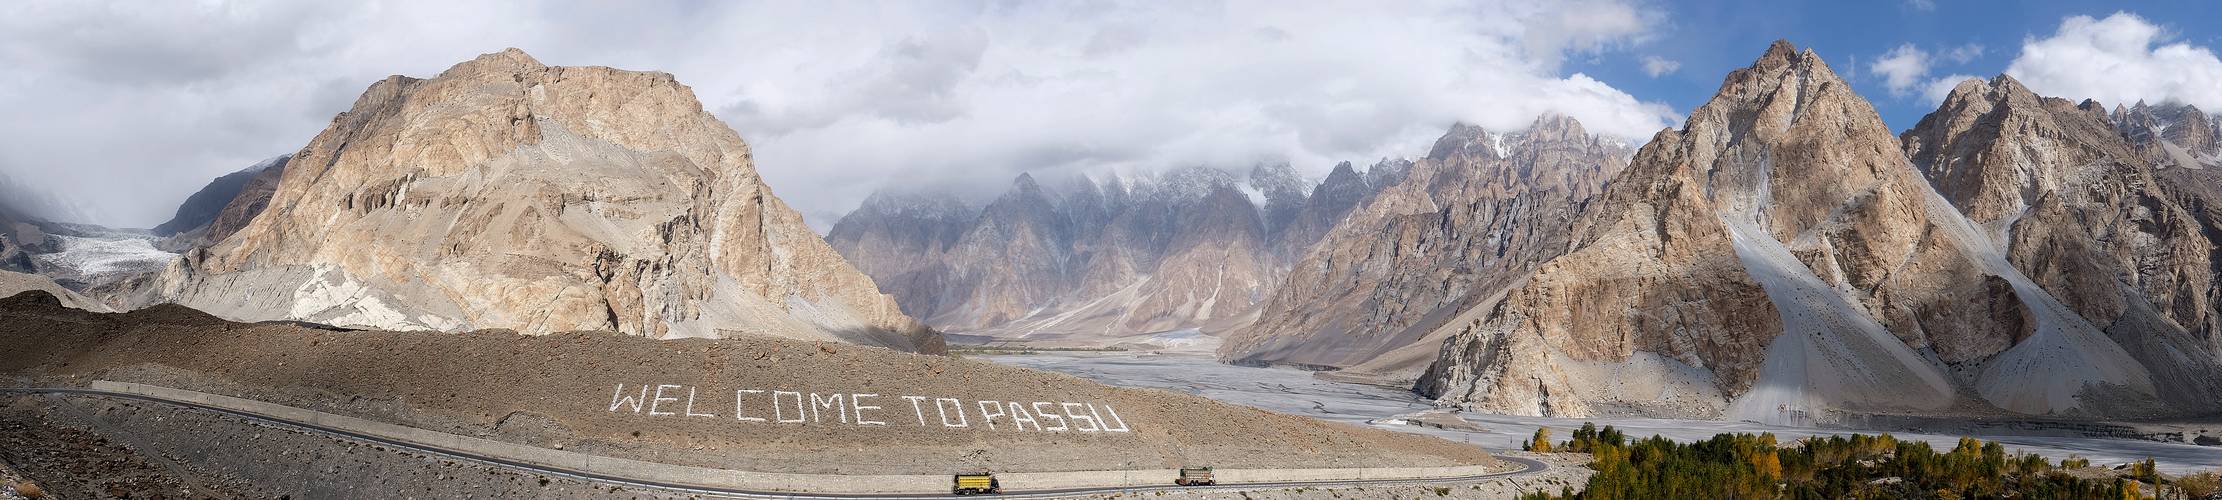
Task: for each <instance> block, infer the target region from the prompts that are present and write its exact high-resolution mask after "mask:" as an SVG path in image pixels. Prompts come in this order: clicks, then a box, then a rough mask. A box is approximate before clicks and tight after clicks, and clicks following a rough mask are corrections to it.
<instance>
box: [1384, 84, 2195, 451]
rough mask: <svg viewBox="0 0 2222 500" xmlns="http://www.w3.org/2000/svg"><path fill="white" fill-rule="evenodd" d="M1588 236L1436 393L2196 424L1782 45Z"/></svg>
mask: <svg viewBox="0 0 2222 500" xmlns="http://www.w3.org/2000/svg"><path fill="white" fill-rule="evenodd" d="M1932 170H1933V171H1935V172H1938V173H1939V175H1941V176H1943V177H1954V178H1967V179H1989V178H1992V177H1991V176H1990V175H1989V174H1982V173H1968V174H1965V175H1957V176H1955V174H1952V173H1946V172H1948V171H1954V169H1952V168H1950V167H1949V166H1945V167H1938V168H1933V169H1932ZM1977 184H1980V183H1977ZM1995 196H1999V197H2002V196H2003V194H2000V195H1995ZM2002 206H2003V205H2002ZM1574 227H1575V230H1574V234H1575V237H1574V238H1573V241H1574V247H1573V250H1572V251H1570V252H1568V253H1567V254H1566V255H1564V256H1561V257H1558V258H1556V259H1552V260H1551V261H1550V262H1548V263H1546V264H1544V265H1542V266H1541V267H1540V268H1539V269H1538V270H1537V271H1536V272H1535V273H1534V274H1533V275H1531V276H1529V277H1528V278H1527V281H1526V282H1525V283H1524V284H1522V285H1521V286H1519V287H1518V288H1516V289H1514V290H1512V291H1511V292H1509V294H1508V296H1507V297H1506V298H1505V299H1504V300H1503V301H1502V303H1500V304H1498V305H1496V306H1495V307H1493V308H1491V309H1489V310H1488V312H1487V313H1485V314H1480V315H1477V316H1479V318H1478V319H1477V320H1476V321H1475V322H1474V323H1472V324H1470V325H1469V327H1468V328H1467V330H1466V331H1464V332H1462V333H1459V334H1457V335H1455V336H1453V337H1452V338H1451V339H1450V340H1448V341H1446V342H1445V343H1444V344H1443V346H1442V351H1441V354H1440V357H1439V359H1438V360H1437V361H1436V362H1435V363H1434V365H1433V366H1432V367H1431V368H1430V369H1429V371H1428V373H1427V375H1426V376H1424V377H1423V378H1422V380H1421V381H1420V383H1419V387H1418V388H1419V389H1420V390H1421V391H1422V392H1424V393H1427V394H1429V395H1433V396H1436V397H1438V398H1440V399H1441V400H1442V401H1444V402H1446V403H1457V404H1462V405H1465V406H1469V407H1474V408H1481V409H1486V410H1491V411H1499V412H1508V413H1519V414H1551V415H1567V416H1574V415H1590V414H1595V413H1600V412H1619V411H1632V412H1637V413H1647V414H1671V415H1690V416H1706V417H1726V418H1733V419H1742V420H1754V421H1763V422H1814V421H1832V420H1838V419H1841V418H1843V417H1844V415H1846V414H1856V413H1899V412H1913V413H1934V412H1943V411H1957V410H1968V409H1971V408H1979V409H1988V410H1970V411H1996V410H2004V411H2008V412H2015V413H2024V414H2055V415H2086V416H2090V415H2103V416H2131V415H2154V414H2166V413H2173V412H2182V411H2187V410H2195V409H2194V408H2191V407H2192V406H2196V404H2188V403H2186V402H2184V401H2181V400H2172V399H2170V400H2164V399H2163V398H2161V397H2160V394H2161V393H2162V392H2163V390H2162V389H2156V386H2155V382H2154V380H2153V377H2154V375H2153V373H2152V372H2150V371H2148V370H2147V369H2146V367H2145V366H2144V365H2143V364H2141V363H2139V362H2138V361H2137V358H2136V357H2134V356H2132V354H2131V353H2130V351H2129V350H2126V349H2124V347H2123V345H2121V344H2120V343H2117V342H2116V341H2115V339H2113V338H2110V337H2109V336H2108V334H2107V333H2106V332H2104V331H2102V330H2100V328H2099V326H2096V325H2093V324H2092V322H2091V321H2089V320H2087V319H2085V318H2084V317H2083V316H2081V315H2079V314H2077V313H2076V311H2075V310H2074V309H2073V308H2071V307H2069V306H2068V305H2067V304H2066V303H2064V302H2063V301H2062V300H2060V299H2059V298H2058V297H2056V296H2054V295H2053V294H2051V293H2049V292H2048V291H2047V290H2046V289H2045V287H2044V286H2043V285H2042V284H2041V283H2040V282H2039V281H2038V280H2036V279H2032V278H2030V277H2027V276H2025V275H2024V274H2023V273H2022V272H2021V271H2020V270H2018V269H2016V268H2015V267H2014V265H2013V264H2012V263H2011V262H2010V260H2009V254H2008V252H2007V251H2006V250H2004V249H2003V248H2002V247H2001V245H1999V244H1998V243H1997V242H1996V241H1994V240H1993V234H1992V232H1990V231H1986V230H1985V229H1984V228H1982V227H1980V226H1978V224H1977V223H1976V222H1973V221H1970V220H1969V219H1968V218H1967V217H1965V216H1963V215H1962V214H1961V213H1960V212H1959V211H1958V210H1956V209H1955V208H1954V205H1953V204H1952V203H1951V202H1949V201H1947V200H1946V198H1945V197H1944V196H1941V195H1939V194H1938V193H1937V192H1936V191H1935V190H1933V189H1931V188H1930V185H1929V183H1928V181H1927V180H1926V179H1924V178H1923V176H1922V172H1921V171H1919V170H1916V169H1915V168H1914V165H1913V162H1912V161H1910V160H1909V159H1908V157H1907V155H1906V153H1905V152H1904V151H1902V150H1901V149H1900V143H1899V141H1898V140H1897V138H1895V137H1893V136H1892V134H1891V133H1890V132H1889V131H1888V130H1887V129H1886V128H1885V127H1884V126H1883V124H1882V122H1881V120H1880V119H1879V118H1878V117H1877V115H1876V114H1875V112H1874V110H1873V108H1872V106H1870V105H1869V104H1868V103H1867V102H1866V101H1865V100H1863V99H1861V98H1860V97H1859V96H1858V95H1856V94H1854V93H1852V91H1851V89H1850V87H1849V86H1848V85H1846V84H1845V83H1844V82H1843V81H1842V80H1841V79H1839V78H1838V77H1837V76H1836V75H1835V74H1834V73H1833V72H1832V71H1831V70H1830V69H1829V68H1828V66H1827V65H1826V64H1825V63H1824V62H1823V61H1822V59H1821V58H1820V57H1818V56H1815V55H1814V54H1813V53H1812V52H1811V51H1804V52H1800V51H1798V50H1796V49H1795V48H1794V47H1792V46H1790V45H1789V44H1788V43H1785V42H1777V43H1776V44H1775V45H1774V46H1773V47H1770V48H1769V49H1768V51H1767V52H1766V53H1765V54H1764V55H1763V56H1762V57H1761V58H1760V59H1759V60H1758V61H1757V62H1756V63H1754V64H1753V65H1752V66H1750V67H1748V68H1744V69H1740V70H1737V71H1735V72H1732V73H1730V74H1729V75H1728V77H1727V78H1726V80H1725V81H1724V82H1723V84H1722V86H1721V89H1720V91H1719V92H1718V93H1717V94H1716V95H1715V96H1714V98H1713V99H1712V100H1711V101H1710V102H1708V103H1706V104H1705V105H1704V106H1702V107H1700V108H1698V109H1696V110H1694V111H1692V112H1691V114H1690V118H1689V121H1688V122H1687V123H1686V124H1685V125H1684V127H1683V128H1682V129H1681V130H1668V131H1663V132H1660V133H1659V134H1658V135H1657V136H1655V137H1654V138H1653V139H1652V141H1651V142H1650V143H1649V144H1647V145H1645V146H1644V147H1643V149H1642V150H1641V151H1640V152H1638V153H1637V154H1636V156H1635V159H1634V160H1633V161H1632V162H1631V163H1630V165H1629V167H1628V169H1627V170H1626V171H1625V172H1624V173H1622V174H1621V175H1620V176H1619V177H1618V178H1616V179H1615V180H1614V181H1613V182H1612V183H1611V184H1610V186H1609V187H1608V188H1607V189H1606V191H1605V192H1604V193H1603V194H1601V195H1600V197H1599V198H1598V200H1597V201H1595V202H1593V206H1592V207H1591V208H1590V209H1589V210H1587V211H1586V212H1584V214H1583V215H1582V216H1581V217H1580V218H1579V220H1577V221H1576V222H1575V224H1574Z"/></svg>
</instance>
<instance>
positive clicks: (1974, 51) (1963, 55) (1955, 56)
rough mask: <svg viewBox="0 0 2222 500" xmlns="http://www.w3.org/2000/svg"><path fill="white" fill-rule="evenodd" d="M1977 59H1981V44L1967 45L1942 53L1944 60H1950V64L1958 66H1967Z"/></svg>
mask: <svg viewBox="0 0 2222 500" xmlns="http://www.w3.org/2000/svg"><path fill="white" fill-rule="evenodd" d="M1977 57H1983V44H1979V43H1969V44H1967V45H1961V46H1958V47H1953V48H1952V49H1951V50H1947V51H1944V58H1945V59H1951V60H1952V62H1954V63H1959V64H1967V63H1968V62H1969V61H1974V60H1975V58H1977Z"/></svg>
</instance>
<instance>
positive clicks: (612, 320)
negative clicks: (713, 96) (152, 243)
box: [152, 49, 941, 352]
mask: <svg viewBox="0 0 2222 500" xmlns="http://www.w3.org/2000/svg"><path fill="white" fill-rule="evenodd" d="M253 201H254V200H250V199H244V198H235V199H234V200H233V202H234V203H231V204H229V205H227V206H232V205H239V206H245V205H252V202H253ZM243 203H244V205H243ZM227 211H229V208H227ZM221 221H222V218H219V222H221ZM235 222H242V225H241V226H239V227H238V228H237V229H236V231H235V232H233V233H231V234H230V235H229V236H227V237H223V238H222V239H221V241H216V242H213V243H212V244H210V245H209V246H207V247H205V248H198V249H195V250H193V251H191V252H188V253H187V254H186V255H185V257H184V258H183V259H180V260H179V262H177V263H176V264H174V265H172V266H171V268H170V269H169V270H168V271H167V272H165V273H164V276H163V277H162V280H161V282H160V283H159V284H158V285H157V286H156V288H157V293H156V294H155V297H154V298H153V299H152V300H156V301H172V302H177V303H180V304H184V305H188V306H192V307H195V308H199V309H203V310H206V311H209V312H212V313H215V314H218V315H220V316H226V317H230V318H234V319H247V320H264V319H289V320H304V321H314V322H321V323H330V324H337V325H341V326H364V327H375V328H383V329H439V330H451V331H452V330H467V329H474V328H507V329H513V330H517V331H521V332H526V333H544V332H556V331H568V330H590V329H591V330H615V331H620V332H625V333H630V334H637V335H648V336H653V337H660V338H661V337H716V336H724V335H729V334H736V333H754V334H769V335H777V336H785V337H791V338H804V339H822V340H840V341H847V342H857V343H864V344H871V345H881V346H887V347H893V348H898V349H905V350H917V351H929V352H931V351H939V350H940V348H941V347H940V346H941V341H940V337H939V335H938V334H936V333H934V332H932V331H930V330H927V329H925V328H923V327H921V326H920V325H918V324H917V323H916V322H915V321H913V320H911V319H910V318H909V317H907V316H905V315H903V314H902V313H901V311H900V310H899V308H898V307H897V306H896V305H895V303H894V301H893V299H891V298H889V297H886V296H884V295H881V294H879V293H878V291H877V290H876V287H875V286H874V285H873V284H872V282H871V280H870V278H868V277H866V276H865V275H864V274H863V273H861V272H858V271H856V270H855V269H853V268H851V267H850V266H849V265H848V264H847V263H846V262H844V261H842V260H841V259H840V257H839V256H838V255H837V254H835V253H834V252H833V251H832V249H831V248H830V247H828V246H826V244H825V242H824V240H822V239H820V238H818V237H817V236H816V235H815V234H814V233H812V232H811V231H809V229H808V228H807V227H806V226H804V225H803V223H802V221H801V217H800V215H798V214H796V213H795V212H794V211H793V210H792V209H789V208H788V207H787V206H786V205H785V204H784V203H782V202H780V201H779V199H778V198H777V197H775V196H773V195H772V193H771V192H770V190H769V188H768V187H766V186H765V185H764V184H763V182H762V180H761V178H760V177H758V176H757V175H756V171H755V169H754V168H753V166H752V165H751V159H750V153H749V148H748V146H747V144H745V143H744V142H742V141H741V139H740V137H739V136H738V135H736V134H734V133H733V131H732V129H730V128H728V127H726V126H725V125H724V124H723V123H722V122H719V121H718V120H717V119H716V118H715V117H713V116H711V115H710V114H709V113H707V112H705V111H704V110H703V109H702V106H701V104H700V103H699V102H698V101H697V100H696V99H695V98H694V96H693V92H692V91H691V90H690V89H688V88H687V87H685V86H684V85H681V84H679V83H678V82H676V81H675V80H674V79H673V78H672V77H671V76H670V75H668V74H664V73H656V72H635V71H624V70H616V69H611V68H604V67H550V66H545V65H542V64H540V63H539V61H537V60H534V59H532V58H531V57H530V56H528V55H526V54H524V53H523V52H522V51H518V50H516V49H509V50H506V51H503V52H498V53H493V54H487V55H484V56H480V57H479V58H477V59H474V60H471V61H467V62H464V63H462V64H458V65H456V66H455V67H453V68H450V69H448V70H447V71H445V72H442V73H441V74H440V75H439V76H437V77H434V78H431V79H416V78H409V77H402V76H394V77H391V78H387V79H385V80H382V81H380V82H378V83H376V84H373V85H371V87H370V88H369V89H368V90H366V91H365V92H364V93H363V95H362V97H361V98H359V99H358V100H357V101H356V103H355V105H354V107H353V109H351V110H350V111H348V112H345V113H341V114H340V115H339V116H337V117H335V118H334V119H333V121H332V124H331V126H330V127H329V128H327V129H326V130H325V131H324V132H323V133H322V134H319V135H318V137H317V138H316V139H315V140H314V141H312V142H311V143H310V144H309V145H307V146H306V147H304V148H303V149H302V150H301V151H300V152H298V153H296V154H294V155H293V156H292V160H291V162H290V163H289V164H288V166H287V167H286V168H285V169H283V172H282V173H280V174H278V182H277V184H276V186H275V190H274V193H272V195H271V196H270V198H269V199H268V201H267V207H266V208H264V209H262V210H261V211H260V214H259V215H250V216H248V219H247V220H244V221H235ZM218 232H221V230H219V231H218Z"/></svg>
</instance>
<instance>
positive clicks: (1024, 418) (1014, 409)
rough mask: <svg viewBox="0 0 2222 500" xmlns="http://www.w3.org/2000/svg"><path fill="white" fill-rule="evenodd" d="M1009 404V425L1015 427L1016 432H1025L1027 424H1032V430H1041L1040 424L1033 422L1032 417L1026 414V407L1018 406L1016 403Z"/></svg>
mask: <svg viewBox="0 0 2222 500" xmlns="http://www.w3.org/2000/svg"><path fill="white" fill-rule="evenodd" d="M1009 404H1010V406H1011V425H1013V426H1017V427H1018V430H1022V431H1023V430H1026V425H1027V424H1033V425H1034V430H1036V431H1040V430H1042V423H1041V422H1036V421H1034V416H1033V415H1028V414H1026V405H1023V404H1019V403H1018V402H1017V401H1012V402H1010V403H1009Z"/></svg>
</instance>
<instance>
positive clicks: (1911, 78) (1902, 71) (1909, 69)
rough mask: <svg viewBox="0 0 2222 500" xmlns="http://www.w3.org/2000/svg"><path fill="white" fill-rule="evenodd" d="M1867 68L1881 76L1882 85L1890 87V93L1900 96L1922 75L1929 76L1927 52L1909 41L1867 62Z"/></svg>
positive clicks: (1907, 91)
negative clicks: (1873, 60)
mask: <svg viewBox="0 0 2222 500" xmlns="http://www.w3.org/2000/svg"><path fill="white" fill-rule="evenodd" d="M1867 70H1868V71H1871V72H1874V73H1875V74H1877V75H1881V76H1882V79H1883V87H1884V88H1888V89H1890V94H1891V95H1895V96H1901V97H1902V96H1905V95H1907V94H1908V93H1910V92H1912V91H1913V90H1914V86H1915V85H1918V84H1920V83H1921V78H1922V77H1925V76H1929V52H1928V51H1925V50H1921V48H1920V47H1915V46H1913V44H1911V43H1907V44H1904V45H1899V46H1898V48H1895V49H1891V50H1890V52H1889V53H1886V54H1883V56H1882V57H1881V58H1879V59H1875V62H1872V63H1868V65H1867Z"/></svg>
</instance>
